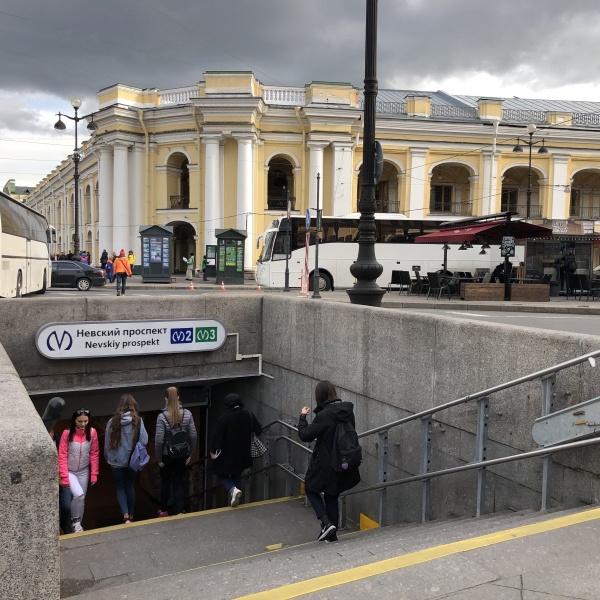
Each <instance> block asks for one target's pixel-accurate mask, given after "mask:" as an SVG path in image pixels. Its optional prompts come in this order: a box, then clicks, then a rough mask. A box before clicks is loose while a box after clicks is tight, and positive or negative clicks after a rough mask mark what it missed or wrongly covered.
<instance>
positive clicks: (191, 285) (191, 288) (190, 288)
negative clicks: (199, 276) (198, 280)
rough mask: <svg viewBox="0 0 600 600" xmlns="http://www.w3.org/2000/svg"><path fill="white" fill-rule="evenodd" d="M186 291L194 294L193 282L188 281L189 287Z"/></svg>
mask: <svg viewBox="0 0 600 600" xmlns="http://www.w3.org/2000/svg"><path fill="white" fill-rule="evenodd" d="M188 291H190V292H195V291H196V288H195V287H194V282H193V281H192V280H191V279H190V287H188Z"/></svg>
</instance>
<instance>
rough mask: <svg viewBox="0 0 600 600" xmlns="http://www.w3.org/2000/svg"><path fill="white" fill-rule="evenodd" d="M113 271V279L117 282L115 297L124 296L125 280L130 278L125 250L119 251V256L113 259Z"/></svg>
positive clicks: (129, 268)
mask: <svg viewBox="0 0 600 600" xmlns="http://www.w3.org/2000/svg"><path fill="white" fill-rule="evenodd" d="M114 269H115V278H116V280H117V296H124V295H125V284H126V283H127V278H128V277H131V267H130V266H129V261H128V260H127V257H126V256H125V250H121V252H120V254H119V256H118V257H117V258H115V264H114Z"/></svg>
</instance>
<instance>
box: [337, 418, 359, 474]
mask: <svg viewBox="0 0 600 600" xmlns="http://www.w3.org/2000/svg"><path fill="white" fill-rule="evenodd" d="M361 462H362V447H361V445H360V444H359V443H358V435H357V433H356V430H355V429H354V427H353V426H352V423H350V421H338V423H337V425H336V427H335V434H334V436H333V446H332V448H331V466H332V467H333V470H334V471H336V472H337V473H345V472H347V471H349V470H350V469H355V468H358V466H359V465H360V463H361Z"/></svg>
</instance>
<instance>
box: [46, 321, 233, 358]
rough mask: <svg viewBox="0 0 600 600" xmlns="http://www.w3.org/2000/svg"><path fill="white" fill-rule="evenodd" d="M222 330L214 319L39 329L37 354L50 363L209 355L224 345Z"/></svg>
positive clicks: (77, 324)
mask: <svg viewBox="0 0 600 600" xmlns="http://www.w3.org/2000/svg"><path fill="white" fill-rule="evenodd" d="M226 337H227V334H226V332H225V327H224V326H223V324H222V323H220V322H219V321H215V320H213V319H181V320H177V321H169V320H150V321H82V322H75V323H48V324H47V325H43V326H42V327H40V328H39V329H38V332H37V333H36V336H35V343H36V346H37V349H38V352H39V353H40V354H41V355H43V356H45V357H46V358H50V359H69V358H98V357H101V356H110V357H112V358H114V357H116V356H132V355H144V354H171V353H174V352H209V351H211V350H216V349H217V348H220V347H221V346H222V345H223V344H224V343H225V338H226Z"/></svg>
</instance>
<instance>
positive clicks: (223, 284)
mask: <svg viewBox="0 0 600 600" xmlns="http://www.w3.org/2000/svg"><path fill="white" fill-rule="evenodd" d="M219 290H221V291H222V292H224V291H225V282H224V281H221V287H220V288H219Z"/></svg>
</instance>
